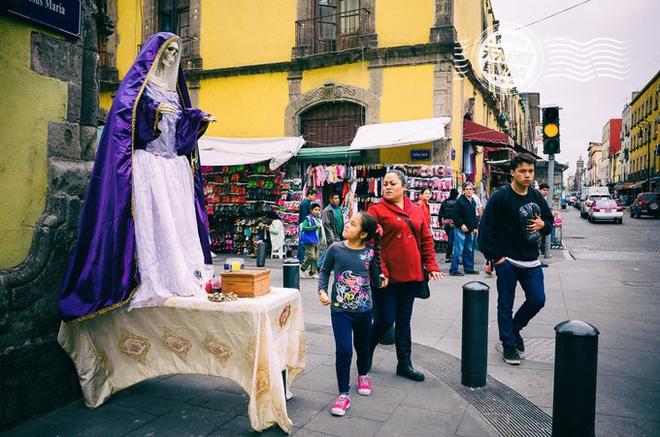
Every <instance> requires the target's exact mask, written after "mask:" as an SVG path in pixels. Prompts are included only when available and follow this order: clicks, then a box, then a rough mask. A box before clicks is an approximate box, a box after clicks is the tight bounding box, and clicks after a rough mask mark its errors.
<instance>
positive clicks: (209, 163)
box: [199, 137, 305, 256]
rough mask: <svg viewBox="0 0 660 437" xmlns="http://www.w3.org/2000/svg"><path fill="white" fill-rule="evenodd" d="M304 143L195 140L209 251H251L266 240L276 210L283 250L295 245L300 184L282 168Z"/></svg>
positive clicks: (292, 139)
mask: <svg viewBox="0 0 660 437" xmlns="http://www.w3.org/2000/svg"><path fill="white" fill-rule="evenodd" d="M304 143H305V141H304V140H303V139H302V138H300V137H283V138H217V137H215V138H214V137H210V138H207V137H203V138H201V139H200V141H199V153H200V161H201V163H202V175H203V178H204V194H205V195H206V203H207V215H208V217H209V230H210V238H211V249H212V250H213V251H214V252H226V253H238V254H241V255H245V256H249V255H253V254H254V253H255V249H256V245H257V244H258V243H259V242H260V241H267V240H268V228H269V226H270V224H271V222H272V220H273V218H272V215H271V214H270V213H271V212H272V211H276V212H277V214H278V216H279V217H280V219H281V220H282V222H283V224H284V231H285V234H286V235H287V240H286V244H285V250H286V249H290V248H292V247H295V246H296V245H297V238H298V235H297V232H298V226H297V222H298V204H299V202H300V200H301V196H302V181H301V180H300V179H290V178H289V179H287V178H286V176H285V173H284V170H283V164H285V163H286V162H287V161H288V160H289V159H291V157H293V156H295V155H296V154H297V153H298V151H299V150H300V148H301V147H302V145H303V144H304Z"/></svg>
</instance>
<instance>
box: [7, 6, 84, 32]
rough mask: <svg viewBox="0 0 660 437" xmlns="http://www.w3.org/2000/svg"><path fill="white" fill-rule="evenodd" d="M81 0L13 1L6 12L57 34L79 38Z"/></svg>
mask: <svg viewBox="0 0 660 437" xmlns="http://www.w3.org/2000/svg"><path fill="white" fill-rule="evenodd" d="M80 8H81V0H13V1H11V2H10V6H9V7H8V8H7V9H6V10H7V12H9V13H10V14H13V15H18V16H19V17H22V18H25V19H26V20H29V21H32V22H34V23H38V24H40V25H42V26H46V27H48V28H51V29H55V30H56V31H58V32H61V33H65V34H67V35H71V36H77V37H79V36H80V13H81V9H80Z"/></svg>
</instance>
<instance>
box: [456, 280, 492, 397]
mask: <svg viewBox="0 0 660 437" xmlns="http://www.w3.org/2000/svg"><path fill="white" fill-rule="evenodd" d="M488 291H490V287H489V286H488V285H487V284H485V283H483V282H481V281H472V282H468V283H467V284H464V285H463V334H462V336H461V337H462V338H461V384H463V385H465V386H467V387H483V386H485V385H486V373H487V372H486V366H487V364H488Z"/></svg>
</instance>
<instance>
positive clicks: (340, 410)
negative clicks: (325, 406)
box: [331, 395, 351, 416]
mask: <svg viewBox="0 0 660 437" xmlns="http://www.w3.org/2000/svg"><path fill="white" fill-rule="evenodd" d="M350 406H351V397H350V396H349V395H339V397H338V398H337V399H336V400H335V403H334V404H332V410H331V411H332V414H333V415H334V416H343V415H344V414H346V410H348V408H349V407H350Z"/></svg>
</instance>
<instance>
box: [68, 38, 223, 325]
mask: <svg viewBox="0 0 660 437" xmlns="http://www.w3.org/2000/svg"><path fill="white" fill-rule="evenodd" d="M175 38H176V36H175V35H174V34H171V33H166V32H161V33H157V34H154V35H152V36H150V37H149V39H148V40H147V41H146V42H145V43H144V45H143V46H142V49H141V50H140V53H139V54H138V57H137V58H136V59H135V62H134V63H133V65H132V66H131V68H130V69H129V70H128V72H127V73H126V76H125V77H124V79H123V80H122V82H121V84H120V85H119V88H118V90H117V94H116V96H115V99H114V101H113V103H112V108H111V109H110V113H109V114H108V118H107V120H106V125H105V127H104V129H103V133H102V135H101V140H100V141H99V146H98V151H97V153H96V160H95V162H94V168H93V170H92V175H91V178H90V182H89V188H88V190H87V196H86V198H85V203H84V207H83V213H82V219H81V223H80V228H79V234H78V244H77V246H76V248H75V250H74V252H73V257H72V258H71V261H70V262H69V266H68V268H67V272H66V276H65V278H64V285H63V287H62V292H61V295H60V302H59V306H60V314H61V316H62V319H63V320H73V319H86V318H90V317H93V316H94V315H96V314H99V313H103V312H106V311H110V310H113V309H115V308H119V307H121V306H122V305H124V304H126V303H128V301H129V300H130V299H131V297H132V295H133V293H134V292H135V290H136V289H137V287H138V285H139V284H140V272H139V270H138V267H137V251H136V239H135V223H134V219H133V213H132V207H133V205H132V197H133V174H132V157H133V150H134V149H144V148H145V146H146V144H147V143H148V142H149V141H151V140H153V139H154V138H156V136H157V135H158V134H159V132H158V130H157V128H156V125H157V124H156V120H155V117H157V116H158V115H157V113H156V111H155V107H156V105H155V103H154V102H153V101H152V100H151V99H149V98H148V96H146V95H143V93H144V89H145V86H146V83H147V76H148V74H149V73H150V71H151V69H152V68H155V66H154V63H155V62H156V61H157V60H158V59H159V58H160V56H161V53H162V50H163V49H164V48H165V46H166V45H167V44H169V43H170V42H171V41H172V40H174V39H175ZM177 91H178V94H179V97H180V100H181V107H182V108H183V110H182V113H181V115H180V116H179V119H178V120H177V136H176V149H177V154H178V155H183V156H186V157H187V158H188V160H189V161H190V162H191V166H192V169H193V170H194V184H195V208H196V216H197V230H198V234H199V239H200V243H201V247H202V251H203V252H204V262H205V263H206V264H211V252H210V247H209V236H208V217H207V216H206V205H205V200H204V192H203V188H202V179H201V174H200V171H199V165H198V163H197V160H196V157H197V144H196V140H197V138H198V137H199V136H200V135H201V133H203V131H204V130H205V129H206V125H207V123H206V122H204V121H203V118H204V116H205V115H206V114H205V113H204V112H202V111H200V110H199V109H194V108H191V105H190V97H189V95H188V88H187V86H186V82H185V78H184V75H183V70H182V69H181V68H180V67H179V75H178V82H177Z"/></svg>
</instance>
